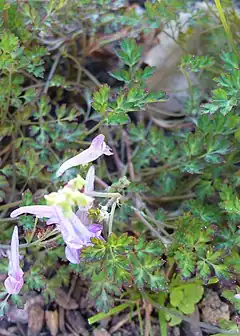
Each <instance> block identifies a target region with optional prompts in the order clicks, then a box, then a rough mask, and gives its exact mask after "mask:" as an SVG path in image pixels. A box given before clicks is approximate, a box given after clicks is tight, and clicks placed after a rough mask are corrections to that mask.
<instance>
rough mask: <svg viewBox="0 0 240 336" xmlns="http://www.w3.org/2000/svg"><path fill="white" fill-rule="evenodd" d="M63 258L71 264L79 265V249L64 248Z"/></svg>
mask: <svg viewBox="0 0 240 336" xmlns="http://www.w3.org/2000/svg"><path fill="white" fill-rule="evenodd" d="M65 256H66V258H67V260H68V261H70V262H71V263H72V264H79V263H80V248H79V249H75V248H71V247H69V246H66V248H65Z"/></svg>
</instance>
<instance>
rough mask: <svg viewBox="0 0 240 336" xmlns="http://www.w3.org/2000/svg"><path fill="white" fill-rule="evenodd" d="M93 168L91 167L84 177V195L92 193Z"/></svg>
mask: <svg viewBox="0 0 240 336" xmlns="http://www.w3.org/2000/svg"><path fill="white" fill-rule="evenodd" d="M94 179H95V168H94V166H91V167H90V168H89V169H88V172H87V175H86V183H85V188H84V191H85V193H87V192H91V191H94Z"/></svg>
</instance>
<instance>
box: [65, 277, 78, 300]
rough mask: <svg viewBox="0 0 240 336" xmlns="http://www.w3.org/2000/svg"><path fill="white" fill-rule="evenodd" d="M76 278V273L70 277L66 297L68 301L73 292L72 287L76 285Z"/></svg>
mask: <svg viewBox="0 0 240 336" xmlns="http://www.w3.org/2000/svg"><path fill="white" fill-rule="evenodd" d="M77 279H78V274H74V275H73V278H72V281H71V287H70V289H69V292H68V297H67V301H68V302H69V301H70V299H71V296H72V293H73V291H74V288H75V286H76V282H77Z"/></svg>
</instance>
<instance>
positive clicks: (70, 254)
mask: <svg viewBox="0 0 240 336" xmlns="http://www.w3.org/2000/svg"><path fill="white" fill-rule="evenodd" d="M102 154H106V155H111V149H110V148H109V147H108V146H107V145H106V143H105V142H104V135H102V134H100V135H98V136H97V137H95V138H94V139H93V141H92V144H91V145H90V147H89V148H88V149H86V150H84V151H83V152H82V153H80V154H78V155H77V156H75V157H73V158H71V159H69V160H67V161H66V162H65V163H63V164H62V166H61V167H60V169H59V170H58V172H57V176H60V175H61V174H63V172H64V171H66V170H67V169H69V168H71V167H73V166H77V165H80V164H86V163H89V162H92V161H94V160H96V159H97V158H98V157H100V156H101V155H102ZM94 179H95V170H94V167H93V166H92V167H90V169H89V171H88V173H87V176H86V181H84V180H83V179H82V177H81V176H77V177H76V178H75V179H73V180H71V181H69V182H68V184H67V185H66V186H65V187H64V188H62V189H60V190H58V192H53V193H51V194H49V195H46V196H45V199H46V202H47V204H48V205H33V206H25V207H20V208H19V209H17V210H14V211H13V212H12V213H11V217H12V218H15V217H18V216H20V215H22V214H25V213H28V214H32V215H35V216H36V217H38V218H48V220H47V225H50V224H55V225H56V226H57V229H58V230H59V231H60V232H61V234H62V237H63V240H64V242H65V244H66V249H65V255H66V258H67V259H68V260H69V261H70V262H71V263H74V264H78V263H79V262H80V252H81V249H82V248H83V247H84V246H89V245H92V243H91V239H92V238H94V237H95V238H101V232H102V225H98V224H95V223H92V221H91V220H90V219H89V217H88V210H89V209H90V208H91V207H92V205H93V198H92V197H89V196H87V195H86V194H85V193H86V192H93V190H94ZM84 185H85V187H84V192H80V191H79V190H81V189H82V188H83V186H84ZM76 207H77V208H78V209H77V211H76V212H75V208H76Z"/></svg>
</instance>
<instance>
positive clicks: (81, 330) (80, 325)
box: [66, 310, 89, 336]
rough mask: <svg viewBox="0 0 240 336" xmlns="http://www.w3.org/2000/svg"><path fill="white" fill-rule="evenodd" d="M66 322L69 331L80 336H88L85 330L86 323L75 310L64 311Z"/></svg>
mask: <svg viewBox="0 0 240 336" xmlns="http://www.w3.org/2000/svg"><path fill="white" fill-rule="evenodd" d="M66 320H67V322H68V324H69V325H70V327H71V329H72V330H74V331H75V332H76V333H78V334H80V335H82V336H89V332H88V330H87V329H86V321H85V320H84V318H83V317H82V315H81V314H80V312H79V311H77V310H68V311H66Z"/></svg>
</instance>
